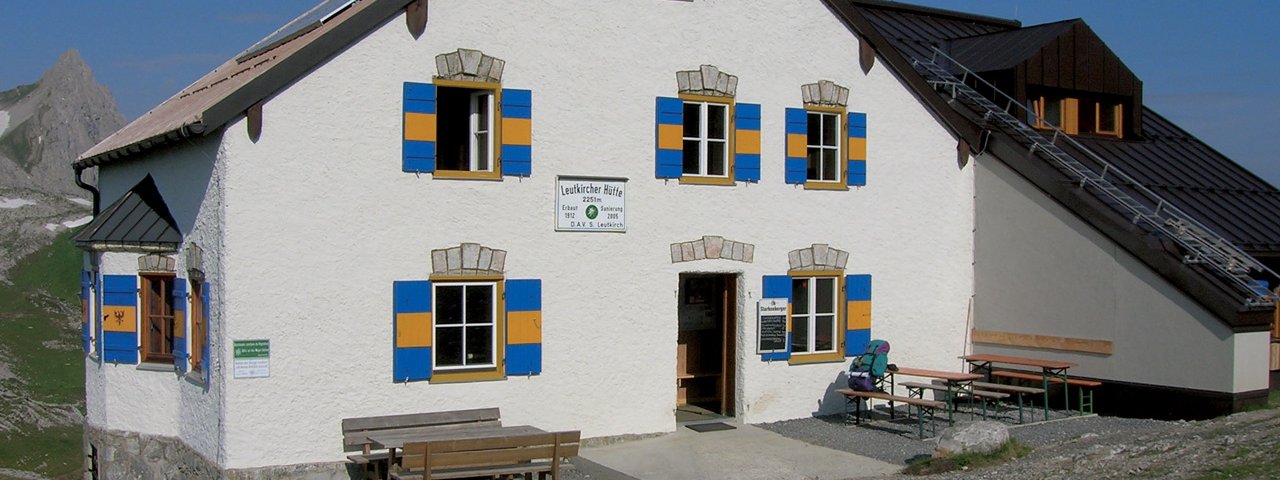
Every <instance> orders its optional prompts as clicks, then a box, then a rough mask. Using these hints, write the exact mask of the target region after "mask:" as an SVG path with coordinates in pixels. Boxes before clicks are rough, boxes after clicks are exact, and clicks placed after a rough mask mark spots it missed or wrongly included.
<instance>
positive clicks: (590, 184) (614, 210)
mask: <svg viewBox="0 0 1280 480" xmlns="http://www.w3.org/2000/svg"><path fill="white" fill-rule="evenodd" d="M626 186H627V179H625V178H600V177H556V230H557V231H561V232H626V231H627V217H626Z"/></svg>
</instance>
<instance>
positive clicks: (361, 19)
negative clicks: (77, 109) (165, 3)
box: [74, 0, 412, 168]
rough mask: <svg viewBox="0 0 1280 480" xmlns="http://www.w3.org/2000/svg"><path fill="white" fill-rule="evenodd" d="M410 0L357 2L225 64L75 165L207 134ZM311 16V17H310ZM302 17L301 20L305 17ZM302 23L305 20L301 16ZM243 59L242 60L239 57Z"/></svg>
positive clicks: (82, 155)
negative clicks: (325, 19)
mask: <svg viewBox="0 0 1280 480" xmlns="http://www.w3.org/2000/svg"><path fill="white" fill-rule="evenodd" d="M410 1H412V0H358V1H356V2H355V4H353V5H351V6H350V7H349V8H346V9H345V10H342V11H341V12H339V13H337V14H336V15H335V16H334V17H333V18H331V19H329V20H328V21H326V22H324V23H322V24H320V26H318V27H315V28H313V29H311V30H308V31H306V32H305V33H303V34H301V35H298V36H297V37H293V38H290V39H288V40H287V41H283V42H280V43H277V44H273V45H272V46H270V48H269V49H266V50H263V51H262V52H260V53H255V54H254V55H253V56H252V57H249V58H244V59H243V61H240V60H239V59H238V58H232V59H230V60H227V62H226V63H223V64H222V65H221V66H219V67H218V68H217V69H214V71H212V72H209V73H208V74H207V75H205V76H204V77H201V78H200V79H199V80H196V82H195V83H193V84H191V86H189V87H187V88H185V89H183V90H182V91H180V92H178V93H177V94H174V96H172V97H169V99H168V100H165V101H164V102H163V103H161V104H160V105H159V106H157V107H156V108H153V109H151V111H149V112H147V113H145V114H143V115H142V116H141V117H139V118H138V119H137V120H134V121H133V122H131V123H129V124H128V125H126V126H125V127H124V128H122V129H120V130H118V131H116V132H115V133H113V134H111V136H109V137H107V138H106V139H103V140H102V141H101V142H98V144H97V145H94V146H93V147H92V148H90V149H89V150H88V151H86V152H84V153H83V154H81V155H80V158H79V159H77V160H76V161H75V163H74V165H75V166H76V167H78V168H84V167H91V166H94V165H99V164H102V163H106V162H109V161H113V160H116V159H119V158H121V157H125V156H128V155H133V154H137V153H139V152H141V151H143V150H148V149H150V148H152V147H155V146H158V145H161V144H165V143H169V142H173V141H176V140H178V139H180V138H184V137H188V136H193V135H208V134H210V133H213V132H215V131H218V129H219V128H221V127H222V126H223V125H226V124H227V123H229V122H230V121H232V120H234V119H236V118H238V117H240V116H241V115H244V113H245V111H246V110H248V109H249V107H252V106H253V105H254V104H256V103H257V102H260V101H263V100H265V99H267V98H268V97H270V96H272V95H274V94H275V93H276V92H277V91H279V90H280V89H282V88H284V87H285V86H286V85H288V84H290V83H292V82H293V81H294V80H297V79H298V78H300V77H301V76H302V75H303V74H305V73H306V72H308V71H310V70H311V69H312V68H315V67H316V66H317V65H319V64H320V63H322V62H324V61H325V60H328V59H329V58H330V57H332V56H333V55H334V54H335V53H337V52H338V51H340V50H342V49H343V48H346V47H347V46H348V45H351V44H352V43H354V42H355V41H356V40H357V39H358V38H360V37H361V36H363V35H365V34H366V33H368V32H369V31H370V30H372V29H373V28H374V27H376V26H377V25H379V24H381V23H383V22H385V21H387V19H389V18H391V16H392V15H394V14H396V13H397V12H399V11H401V10H404V9H405V5H407V4H408V3H409V2H410ZM308 13H311V12H308ZM308 13H304V14H303V16H304V17H305V16H307V15H308ZM300 18H301V17H300ZM237 56H239V55H237Z"/></svg>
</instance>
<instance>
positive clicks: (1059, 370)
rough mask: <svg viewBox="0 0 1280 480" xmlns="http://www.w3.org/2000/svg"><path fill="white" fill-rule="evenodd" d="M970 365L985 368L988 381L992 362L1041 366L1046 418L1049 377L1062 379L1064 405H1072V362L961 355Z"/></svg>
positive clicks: (975, 368) (987, 355) (1047, 417)
mask: <svg viewBox="0 0 1280 480" xmlns="http://www.w3.org/2000/svg"><path fill="white" fill-rule="evenodd" d="M960 358H961V359H963V360H964V361H966V362H969V365H970V367H971V369H972V370H979V369H985V370H986V371H987V381H991V364H993V363H999V364H1005V365H1018V366H1024V367H1038V368H1040V372H1041V373H1040V376H1041V378H1042V379H1043V381H1044V419H1045V420H1048V419H1049V379H1050V378H1058V379H1061V380H1062V384H1063V389H1062V402H1063V403H1062V405H1063V407H1064V408H1068V406H1069V405H1070V398H1071V394H1070V393H1069V392H1067V390H1068V389H1067V388H1066V385H1067V380H1068V379H1067V369H1068V368H1071V367H1074V366H1076V364H1074V363H1071V362H1064V361H1061V360H1044V359H1039V358H1026V357H1011V356H1007V355H992V354H987V353H975V354H971V355H965V356H962V357H960Z"/></svg>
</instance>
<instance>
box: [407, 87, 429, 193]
mask: <svg viewBox="0 0 1280 480" xmlns="http://www.w3.org/2000/svg"><path fill="white" fill-rule="evenodd" d="M402 149H403V150H402V151H401V154H402V156H403V158H402V159H401V168H402V169H403V170H404V171H406V172H426V173H430V172H435V171H436V86H435V85H432V84H430V83H413V82H404V145H403V147H402Z"/></svg>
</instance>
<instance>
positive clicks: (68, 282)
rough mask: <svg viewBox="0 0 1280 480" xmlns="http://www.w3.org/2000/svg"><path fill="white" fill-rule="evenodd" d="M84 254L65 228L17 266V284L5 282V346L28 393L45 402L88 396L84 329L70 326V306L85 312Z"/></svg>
mask: <svg viewBox="0 0 1280 480" xmlns="http://www.w3.org/2000/svg"><path fill="white" fill-rule="evenodd" d="M81 258H82V257H81V254H80V251H79V250H77V249H76V248H75V245H73V244H72V242H71V232H65V233H63V234H62V235H59V236H58V238H57V239H56V240H54V242H53V244H51V245H49V246H48V247H45V248H44V249H41V250H39V251H37V252H35V253H33V254H31V255H30V256H28V257H26V258H24V259H23V260H22V261H21V262H19V264H18V265H16V266H14V268H13V269H11V270H10V274H11V275H10V280H11V281H12V282H13V284H12V285H3V286H0V305H4V307H3V308H4V311H3V312H0V345H3V346H4V350H5V351H6V352H8V353H9V356H10V360H12V361H13V363H14V365H13V370H14V373H16V374H17V375H18V376H20V377H22V379H23V383H24V384H25V386H26V388H25V390H26V393H27V394H28V395H31V396H32V397H33V398H36V399H38V400H41V401H45V402H53V403H79V402H80V401H81V400H83V399H84V354H83V353H82V352H81V350H80V348H79V345H80V332H79V330H78V328H74V327H72V328H68V327H71V324H70V322H68V318H67V312H68V311H70V312H79V311H80V309H79V304H80V300H79V295H80V268H81V263H80V262H81V261H82V260H81ZM74 315H78V313H74ZM76 325H78V324H76ZM46 344H50V345H54V344H56V345H64V346H67V345H69V346H74V347H76V348H74V349H70V350H66V349H58V348H48V347H46Z"/></svg>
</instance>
